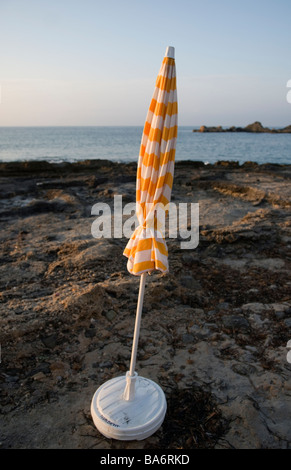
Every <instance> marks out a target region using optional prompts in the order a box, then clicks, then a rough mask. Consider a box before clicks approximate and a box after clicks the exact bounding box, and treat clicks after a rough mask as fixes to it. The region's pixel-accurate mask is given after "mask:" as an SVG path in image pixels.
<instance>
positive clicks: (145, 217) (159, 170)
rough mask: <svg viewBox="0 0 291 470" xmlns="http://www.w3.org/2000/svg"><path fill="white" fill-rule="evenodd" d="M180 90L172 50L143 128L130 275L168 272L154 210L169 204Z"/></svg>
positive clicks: (128, 248) (127, 252) (128, 251)
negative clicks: (136, 221)
mask: <svg viewBox="0 0 291 470" xmlns="http://www.w3.org/2000/svg"><path fill="white" fill-rule="evenodd" d="M177 120H178V113H177V89H176V67H175V59H174V48H173V47H169V48H167V51H166V56H165V58H164V60H163V63H162V66H161V68H160V71H159V74H158V77H157V80H156V87H155V91H154V94H153V97H152V100H151V104H150V107H149V110H148V114H147V118H146V122H145V125H144V130H143V135H142V140H141V146H140V153H139V160H138V169H137V181H136V214H137V217H138V221H139V226H138V227H137V229H136V230H135V232H134V233H133V235H132V237H131V239H130V240H129V242H128V244H127V246H126V248H125V250H124V255H125V256H127V257H128V263H127V268H128V270H129V272H130V273H132V274H135V275H140V274H142V273H144V272H150V271H153V270H155V269H157V270H160V271H162V272H166V271H168V250H167V246H166V242H165V240H164V239H163V237H162V236H161V232H160V231H159V230H158V229H159V223H158V222H159V221H158V220H157V219H156V211H155V209H156V208H157V206H158V205H159V204H162V205H164V206H165V207H166V206H167V204H168V203H169V202H170V199H171V190H172V185H173V176H174V161H175V151H176V140H177V129H178V127H177Z"/></svg>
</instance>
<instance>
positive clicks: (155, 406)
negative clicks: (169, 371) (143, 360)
mask: <svg viewBox="0 0 291 470" xmlns="http://www.w3.org/2000/svg"><path fill="white" fill-rule="evenodd" d="M125 388H126V377H125V376H122V377H117V378H114V379H111V380H108V382H105V383H104V384H103V385H101V386H100V387H99V388H98V389H97V390H96V392H95V394H94V396H93V399H92V402H91V415H92V418H93V421H94V424H95V426H96V428H97V429H98V430H99V431H100V432H101V433H102V434H103V435H104V436H105V437H108V438H110V439H118V440H121V441H131V440H142V439H146V438H147V437H149V436H151V435H152V434H153V433H154V432H156V431H157V430H158V429H159V427H160V426H161V425H162V423H163V421H164V418H165V414H166V409H167V403H166V398H165V395H164V392H163V391H162V389H161V388H160V387H159V385H157V384H156V383H155V382H153V381H152V380H150V379H146V378H144V377H139V376H137V377H136V383H135V396H134V399H133V400H130V401H127V400H125V398H124V390H125Z"/></svg>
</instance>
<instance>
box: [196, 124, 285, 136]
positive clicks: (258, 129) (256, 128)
mask: <svg viewBox="0 0 291 470" xmlns="http://www.w3.org/2000/svg"><path fill="white" fill-rule="evenodd" d="M193 132H253V133H255V134H258V133H267V134H290V133H291V125H290V126H286V127H283V128H282V129H274V128H272V129H270V128H269V127H264V126H262V124H261V123H260V122H259V121H255V122H254V123H253V124H249V125H247V126H246V127H236V126H231V127H229V128H223V127H222V126H201V127H200V129H193Z"/></svg>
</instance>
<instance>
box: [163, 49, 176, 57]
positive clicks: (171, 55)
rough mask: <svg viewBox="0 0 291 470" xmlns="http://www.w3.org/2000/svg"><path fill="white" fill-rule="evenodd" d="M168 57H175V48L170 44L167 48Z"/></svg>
mask: <svg viewBox="0 0 291 470" xmlns="http://www.w3.org/2000/svg"><path fill="white" fill-rule="evenodd" d="M165 56H166V57H170V59H175V48H174V47H172V46H168V47H167V49H166V54H165Z"/></svg>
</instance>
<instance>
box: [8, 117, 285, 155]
mask: <svg viewBox="0 0 291 470" xmlns="http://www.w3.org/2000/svg"><path fill="white" fill-rule="evenodd" d="M193 129H198V128H197V127H190V126H179V128H178V140H177V146H176V161H180V160H196V161H197V160H199V161H202V162H204V163H205V164H209V163H215V162H217V161H221V160H229V161H237V162H239V164H242V163H244V162H246V161H253V162H257V163H259V164H262V163H279V164H291V134H253V133H243V132H242V133H228V132H226V133H199V132H198V133H197V132H193ZM142 132H143V127H142V126H127V127H122V126H106V127H102V126H98V127H93V126H92V127H85V126H83V127H0V161H1V162H12V161H31V160H46V161H49V162H76V161H79V160H88V159H89V160H90V159H107V160H112V161H116V162H137V160H138V154H139V147H140V142H141V136H142Z"/></svg>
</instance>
